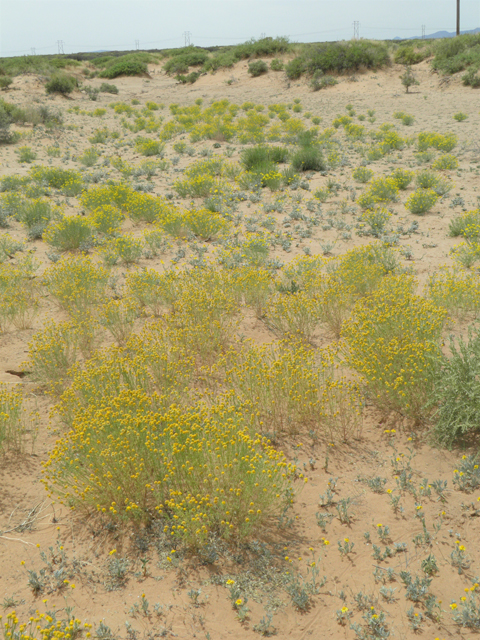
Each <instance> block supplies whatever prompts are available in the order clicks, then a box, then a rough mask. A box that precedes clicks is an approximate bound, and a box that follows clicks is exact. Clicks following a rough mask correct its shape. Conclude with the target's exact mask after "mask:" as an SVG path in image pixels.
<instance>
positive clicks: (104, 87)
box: [100, 82, 118, 94]
mask: <svg viewBox="0 0 480 640" xmlns="http://www.w3.org/2000/svg"><path fill="white" fill-rule="evenodd" d="M100 92H101V93H112V94H117V93H118V87H117V86H116V85H114V84H108V82H102V84H101V85H100Z"/></svg>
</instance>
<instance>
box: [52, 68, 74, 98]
mask: <svg viewBox="0 0 480 640" xmlns="http://www.w3.org/2000/svg"><path fill="white" fill-rule="evenodd" d="M76 87H77V80H76V79H75V78H74V77H73V76H69V75H67V74H65V73H55V74H54V75H53V76H52V77H51V78H50V80H49V81H48V82H47V84H46V85H45V90H46V92H47V93H61V94H63V95H66V94H67V93H72V91H73V90H74V89H75V88H76Z"/></svg>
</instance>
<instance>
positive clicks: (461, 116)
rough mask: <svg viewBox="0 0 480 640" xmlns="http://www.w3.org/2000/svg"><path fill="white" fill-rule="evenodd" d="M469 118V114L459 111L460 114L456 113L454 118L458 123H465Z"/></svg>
mask: <svg viewBox="0 0 480 640" xmlns="http://www.w3.org/2000/svg"><path fill="white" fill-rule="evenodd" d="M467 118H468V116H467V114H466V113H463V111H459V112H458V113H455V114H454V116H453V119H454V120H456V121H457V122H463V121H464V120H466V119H467Z"/></svg>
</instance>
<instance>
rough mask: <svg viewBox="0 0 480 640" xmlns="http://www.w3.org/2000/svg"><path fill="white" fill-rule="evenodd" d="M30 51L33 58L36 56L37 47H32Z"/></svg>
mask: <svg viewBox="0 0 480 640" xmlns="http://www.w3.org/2000/svg"><path fill="white" fill-rule="evenodd" d="M30 51H31V52H32V56H34V55H35V47H32V48H31V49H30Z"/></svg>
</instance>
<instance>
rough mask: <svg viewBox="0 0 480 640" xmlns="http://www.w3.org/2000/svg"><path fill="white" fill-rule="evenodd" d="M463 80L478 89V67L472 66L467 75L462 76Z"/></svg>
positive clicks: (479, 82) (479, 83)
mask: <svg viewBox="0 0 480 640" xmlns="http://www.w3.org/2000/svg"><path fill="white" fill-rule="evenodd" d="M462 82H463V84H464V85H465V86H466V87H472V88H473V89H476V88H477V87H480V76H479V75H478V69H475V68H474V67H471V68H470V69H469V70H468V71H467V73H466V74H465V75H463V76H462Z"/></svg>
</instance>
